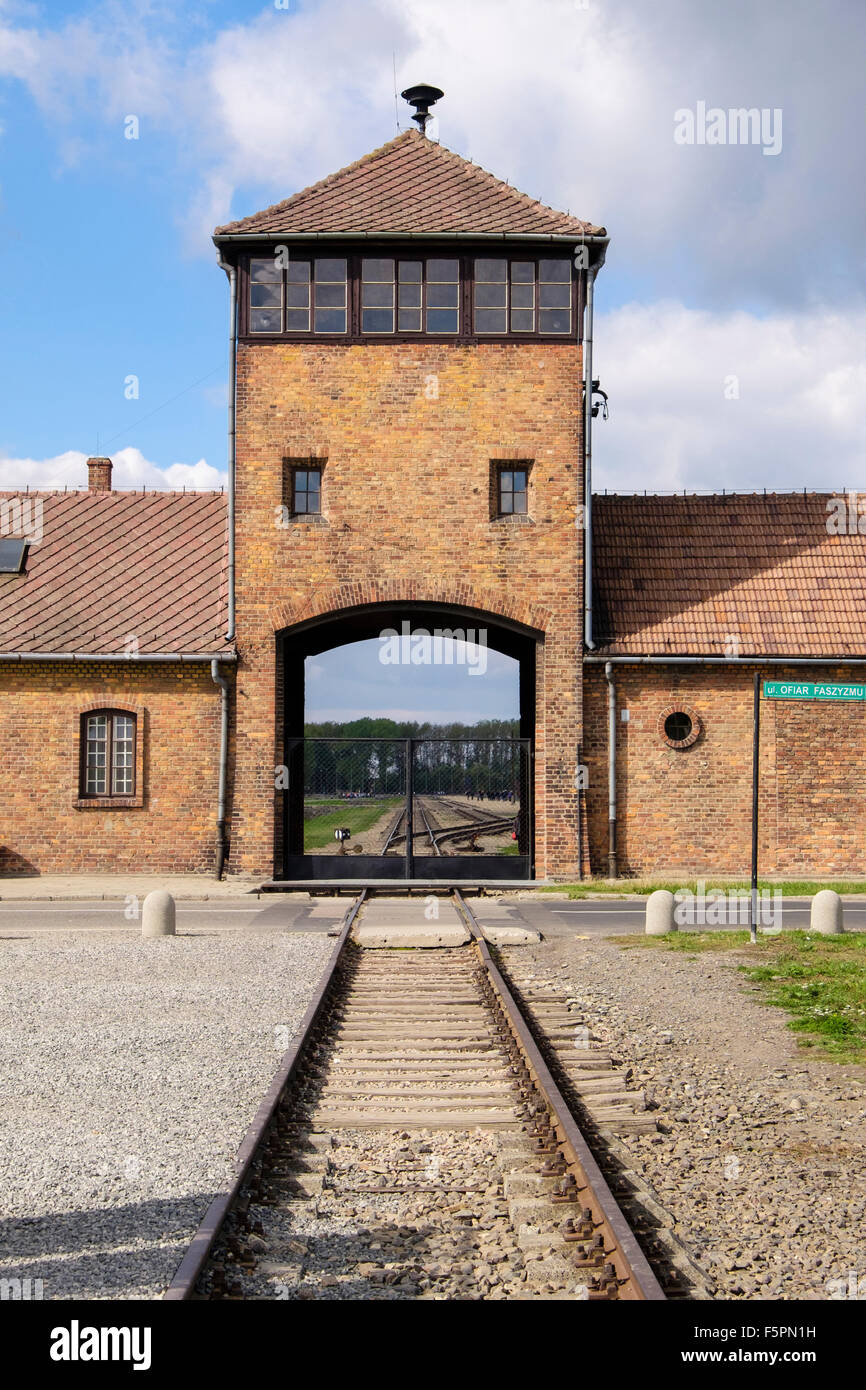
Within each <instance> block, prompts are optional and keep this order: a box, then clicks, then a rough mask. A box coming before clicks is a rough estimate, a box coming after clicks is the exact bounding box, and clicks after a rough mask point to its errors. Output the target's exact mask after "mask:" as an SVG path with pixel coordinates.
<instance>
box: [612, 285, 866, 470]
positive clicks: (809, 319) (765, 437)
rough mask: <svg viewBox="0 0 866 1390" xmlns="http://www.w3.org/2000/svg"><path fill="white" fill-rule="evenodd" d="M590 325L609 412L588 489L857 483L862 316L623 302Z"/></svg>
mask: <svg viewBox="0 0 866 1390" xmlns="http://www.w3.org/2000/svg"><path fill="white" fill-rule="evenodd" d="M600 285H601V281H600ZM600 295H601V290H600ZM596 329H597V334H596V344H595V357H594V361H593V366H594V372H595V374H596V375H598V376H599V378H600V379H601V382H602V385H603V386H604V388H605V390H606V391H607V392H608V393H609V395H610V410H611V418H610V420H608V421H606V422H601V421H600V419H598V418H597V420H596V425H595V428H594V431H593V455H594V466H593V490H594V491H598V490H600V489H601V488H604V487H608V488H610V489H612V490H617V489H618V490H619V491H623V492H627V491H643V490H644V489H646V490H647V491H650V492H652V491H664V490H678V489H682V488H710V489H714V490H719V489H722V488H725V489H728V490H734V489H740V490H751V489H755V488H758V487H761V488H763V487H767V488H771V487H775V488H779V489H786V488H787V489H791V488H801V487H809V488H815V489H819V490H823V489H826V490H831V491H832V490H833V489H835V488H840V487H844V486H846V485H847V486H852V487H856V486H857V485H858V483H861V484H862V483H866V457H864V447H863V441H864V439H866V347H864V344H866V311H863V310H858V311H852V312H850V313H849V314H847V315H842V314H830V315H828V314H824V313H818V312H817V311H813V312H805V313H800V314H779V315H771V316H769V317H763V318H758V317H756V316H755V315H752V314H747V313H744V312H736V313H729V314H711V313H708V312H706V311H699V310H693V309H688V308H686V307H685V306H683V305H682V304H678V303H659V304H651V305H650V304H630V305H626V306H625V307H623V308H621V309H617V310H614V311H613V312H611V313H607V314H605V313H602V314H599V316H598V318H597V322H596ZM731 378H735V379H736V380H735V381H732V380H731ZM735 390H736V391H738V393H739V394H738V396H734V397H733V398H730V399H729V398H727V397H726V392H727V395H728V396H731V395H732V393H733V391H735Z"/></svg>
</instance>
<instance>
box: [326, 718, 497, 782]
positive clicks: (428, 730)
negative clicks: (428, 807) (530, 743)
mask: <svg viewBox="0 0 866 1390" xmlns="http://www.w3.org/2000/svg"><path fill="white" fill-rule="evenodd" d="M518 729H519V725H518V721H517V720H516V719H483V720H479V721H478V723H476V724H463V723H460V722H458V721H455V722H454V723H450V724H432V723H430V722H424V723H419V722H418V721H417V720H394V719H384V718H382V719H375V718H372V717H369V716H367V717H364V718H363V719H352V720H349V721H347V722H345V723H339V722H337V721H335V720H326V721H324V722H322V723H310V724H307V725H305V735H306V740H307V741H306V743H305V747H304V784H305V787H306V789H307V792H308V793H312V794H314V795H320V796H321V795H335V796H399V795H401V794H402V793H403V792H404V791H405V789H406V743H405V740H406V739H408V738H411V739H415V740H418V742H416V744H415V746H414V750H413V784H414V787H415V790H416V792H418V793H420V794H424V793H427V794H430V795H433V794H439V795H443V796H447V795H452V796H485V797H494V798H496V797H504V796H508V795H509V794H510V793H514V795H515V796H517V795H518V794H519V790H520V761H521V755H520V749H519V746H518V745H516V744H515V743H514V740H515V739H516V738H517V737H518ZM343 739H348V740H350V741H349V742H337V741H336V740H343ZM366 739H371V740H372V742H369V743H368V742H364V741H363V740H366ZM331 740H334V741H333V742H332V741H331ZM487 740H494V741H493V742H487Z"/></svg>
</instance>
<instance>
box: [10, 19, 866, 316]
mask: <svg viewBox="0 0 866 1390" xmlns="http://www.w3.org/2000/svg"><path fill="white" fill-rule="evenodd" d="M206 19H207V15H206V13H202V14H198V15H197V16H193V15H191V14H187V13H186V11H185V10H184V9H180V10H178V11H177V12H174V11H171V10H169V9H168V8H167V7H166V6H163V5H156V6H154V5H153V4H150V3H145V0H139V3H134V2H132V0H124V2H123V3H120V0H109V2H108V3H103V4H101V5H98V6H94V7H93V9H92V10H91V11H90V12H89V13H88V15H87V16H86V17H85V18H83V19H82V18H75V19H70V20H68V21H66V22H65V23H63V24H61V25H59V26H58V27H56V28H55V29H51V28H42V29H39V28H37V27H35V25H34V24H33V23H32V22H30V23H29V25H28V26H25V24H22V25H20V26H16V25H14V24H13V23H12V22H11V21H9V22H7V23H5V24H0V73H4V72H5V73H6V74H7V75H11V76H16V77H18V78H19V79H20V80H21V81H22V82H24V83H26V84H27V86H28V87H29V89H30V91H31V92H32V94H33V96H34V97H35V99H36V100H37V101H38V102H39V103H40V105H41V106H42V108H43V110H45V111H46V113H48V114H49V116H50V117H51V118H52V121H53V122H56V125H57V136H58V139H59V140H60V141H62V142H63V143H64V144H65V145H66V146H67V148H68V149H69V150H71V151H76V152H77V154H76V157H80V148H81V147H80V142H79V141H78V140H77V138H76V130H75V129H74V127H76V126H77V125H83V123H84V122H85V120H87V119H88V118H89V119H92V118H93V117H94V116H95V117H96V119H97V120H98V121H99V122H101V123H102V124H103V126H105V128H107V129H110V128H114V129H116V131H117V135H118V141H120V139H121V134H120V123H121V122H122V120H123V117H124V116H125V115H126V114H128V113H130V112H133V113H136V114H138V115H139V116H140V117H141V119H142V139H147V138H149V133H150V132H151V131H158V132H159V133H160V134H161V135H162V137H164V139H165V140H167V141H168V142H169V144H170V145H171V146H173V153H172V162H173V167H174V171H175V172H176V173H177V172H182V173H183V175H184V179H185V182H186V184H187V186H188V190H189V191H188V203H187V207H186V212H185V216H186V220H187V230H188V233H189V236H190V238H191V241H192V243H194V244H195V246H196V247H197V249H198V250H199V251H200V253H201V254H203V255H208V256H209V255H210V254H211V248H210V244H209V232H210V230H211V229H212V227H213V225H214V223H215V222H218V221H224V220H227V219H228V217H229V216H230V215H231V211H232V209H231V202H232V197H233V195H234V194H236V193H237V191H238V190H247V191H248V192H247V195H246V197H245V198H244V199H243V200H240V199H238V200H237V202H236V206H235V209H234V211H235V212H236V213H246V212H252V211H255V210H256V204H257V203H259V202H260V201H261V197H260V192H261V189H262V188H264V189H266V190H267V196H269V197H270V198H271V199H272V200H276V199H278V198H281V197H286V196H288V195H289V194H290V193H292V192H293V191H295V190H296V189H297V188H299V187H303V186H304V185H305V184H307V183H309V182H311V181H313V180H316V179H319V178H321V177H323V176H324V175H326V174H328V173H330V172H332V171H333V170H335V169H337V168H338V167H340V166H341V165H343V164H345V163H347V162H349V161H350V160H352V159H355V158H357V157H358V156H359V155H361V154H363V153H365V152H366V151H367V150H369V149H372V148H374V147H376V146H377V145H380V144H382V143H383V142H384V141H385V140H387V139H389V138H390V137H391V136H392V135H393V134H394V129H395V127H394V93H393V77H392V52H393V53H395V54H396V59H397V83H398V88H399V87H402V86H404V85H405V84H406V83H407V82H411V81H417V80H419V77H422V76H423V77H425V78H426V80H434V81H436V82H438V83H439V84H440V85H441V86H443V87H444V88H445V91H446V100H445V102H443V103H442V105H441V107H440V111H441V125H442V139H443V141H444V143H445V144H446V145H449V146H450V147H452V148H455V149H457V150H458V151H460V152H461V153H464V154H471V156H472V157H473V158H474V159H476V160H477V161H478V162H479V163H482V164H484V165H486V166H487V167H489V168H491V169H492V170H493V171H494V172H495V173H498V174H500V175H502V176H504V177H508V178H510V179H511V180H512V182H514V183H516V184H517V185H518V186H519V187H522V188H524V189H525V190H526V191H527V192H528V193H530V194H532V195H533V196H540V197H542V198H544V199H545V200H546V201H549V202H552V203H553V204H554V205H555V206H560V207H566V208H570V209H571V210H572V211H574V212H577V213H579V214H580V215H581V216H585V217H588V218H590V219H592V220H594V221H596V222H603V223H605V225H607V226H608V228H609V229H610V230H611V232H612V234H613V237H614V243H613V248H612V251H611V258H612V261H614V260H615V263H616V265H617V267H618V268H619V269H620V270H625V271H626V272H627V273H628V274H629V275H630V276H632V277H635V278H637V279H639V280H640V282H641V283H642V284H643V285H644V286H647V287H648V290H649V292H650V293H652V294H657V293H662V294H668V295H670V294H676V295H678V296H680V297H689V298H691V297H692V296H693V295H699V296H700V297H701V300H702V302H704V303H709V302H716V303H718V304H719V305H720V306H731V305H733V304H736V303H742V302H744V299H745V300H747V301H748V299H749V298H750V297H751V298H752V299H753V300H754V301H755V302H761V303H763V304H794V303H800V304H806V303H809V302H810V301H815V300H818V299H820V298H821V297H822V296H823V297H830V298H835V299H837V300H840V301H841V300H844V299H846V298H847V297H849V296H850V293H851V288H852V283H854V284H855V285H856V288H857V292H858V293H862V288H863V273H864V267H863V262H862V241H863V224H864V220H866V179H864V178H863V176H862V174H863V169H862V165H863V156H862V152H861V142H860V141H859V130H860V126H861V107H862V99H861V81H860V72H859V67H860V62H861V58H860V55H861V53H862V49H863V41H864V38H866V11H864V10H863V9H862V7H859V8H858V7H857V6H854V5H848V4H837V5H836V6H835V7H830V9H829V11H828V10H827V9H826V8H824V7H821V6H816V5H814V4H813V3H810V0H764V3H763V4H762V5H760V6H755V5H754V3H753V2H752V0H728V3H726V4H725V5H723V6H716V5H714V6H695V5H694V4H692V3H691V0H654V3H653V4H651V5H648V4H645V3H642V0H592V3H591V4H590V5H589V6H588V8H586V9H584V8H583V7H581V6H579V5H577V4H576V3H574V0H535V3H534V4H532V5H528V4H526V0H472V4H469V5H467V4H466V3H465V0H414V3H413V5H412V6H411V7H407V6H406V5H405V0H364V2H363V3H362V4H360V5H359V4H358V3H357V0H321V2H320V3H319V4H316V5H313V4H302V5H301V7H300V8H299V9H297V10H295V11H285V10H276V9H274V8H273V7H271V6H266V7H264V8H263V9H262V10H260V11H259V13H257V14H256V15H255V16H254V17H253V18H251V19H249V20H248V21H246V22H244V23H241V24H237V23H235V24H233V25H232V26H231V27H228V28H225V29H223V30H222V31H220V32H218V33H217V34H216V37H208V38H204V39H203V38H202V31H203V30H204V29H205V28H206ZM698 101H705V102H706V103H707V104H708V105H709V106H713V105H717V106H720V107H722V108H723V109H729V108H731V107H742V106H746V107H757V108H769V109H775V108H781V109H782V111H783V129H784V139H783V148H782V151H781V153H780V154H779V155H778V156H777V157H775V158H772V159H768V158H764V157H763V156H762V153H761V150H760V148H758V147H755V146H725V147H709V146H703V147H700V148H698V147H684V146H680V145H676V144H675V143H674V140H673V130H674V113H675V111H677V110H678V109H681V108H694V107H695V105H696V103H697V102H698ZM398 104H399V108H400V120H401V123H402V125H403V126H404V128H405V126H406V125H408V124H409V111H408V108H407V107H406V106H405V105H404V103H403V102H402V101H401V102H399V103H398ZM253 189H255V190H256V191H255V193H254V194H253V193H252V190H253ZM251 198H254V199H255V201H248V199H251Z"/></svg>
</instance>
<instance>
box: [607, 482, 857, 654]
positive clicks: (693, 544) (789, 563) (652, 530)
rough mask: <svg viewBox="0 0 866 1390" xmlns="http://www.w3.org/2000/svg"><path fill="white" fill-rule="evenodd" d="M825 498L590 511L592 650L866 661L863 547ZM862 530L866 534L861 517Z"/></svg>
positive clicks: (697, 500)
mask: <svg viewBox="0 0 866 1390" xmlns="http://www.w3.org/2000/svg"><path fill="white" fill-rule="evenodd" d="M830 500H831V496H830V494H809V495H804V494H802V493H799V494H794V495H788V494H773V493H767V494H766V495H757V496H751V495H749V496H743V495H731V496H720V495H714V496H709V497H641V496H637V497H631V496H628V497H617V496H612V497H605V496H598V497H595V498H594V499H593V530H594V538H593V565H594V583H593V606H594V624H595V640H596V643H597V644H598V645H599V646H600V647H601V648H602V649H603V650H606V651H608V652H609V653H610V654H614V653H622V654H626V653H643V654H658V655H668V654H669V655H683V656H685V655H699V656H725V655H727V654H730V650H728V651H727V652H726V646H727V647H728V648H729V649H730V646H731V644H732V642H733V641H734V640H736V642H737V643H738V651H739V655H740V656H831V657H832V656H843V655H851V656H855V655H857V656H864V655H866V535H860V534H854V535H835V534H831V533H830V532H828V521H829V520H830V519H831V516H832V513H831V512H830V511H829V510H828V503H829V502H830ZM862 524H863V526H864V527H866V516H864V519H863V522H862Z"/></svg>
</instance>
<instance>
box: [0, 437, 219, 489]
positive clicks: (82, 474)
mask: <svg viewBox="0 0 866 1390" xmlns="http://www.w3.org/2000/svg"><path fill="white" fill-rule="evenodd" d="M111 458H112V461H113V463H114V469H113V471H112V487H114V488H140V487H148V488H174V489H177V490H179V489H181V488H184V487H185V488H187V490H195V491H201V492H207V491H210V490H212V489H214V488H219V487H223V486H225V484H226V475H225V474H224V473H220V472H218V471H217V469H216V468H213V467H212V466H211V465H210V464H209V463H208V462H207V461H206V460H205V459H199V460H198V462H197V463H172V464H170V465H169V466H168V467H167V468H162V467H160V466H159V465H158V464H155V463H151V462H150V460H149V459H146V458H145V457H144V454H142V452H141V450H140V449H134V448H126V449H118V450H117V451H116V453H113V454H112V455H111ZM86 486H87V454H84V453H81V452H80V451H79V450H77V449H67V450H66V452H65V453H63V454H57V455H55V457H54V458H48V459H31V458H11V457H9V456H8V455H3V456H0V488H5V489H7V490H12V489H23V488H25V487H30V488H31V489H36V488H45V489H47V488H62V487H70V488H84V487H86Z"/></svg>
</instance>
